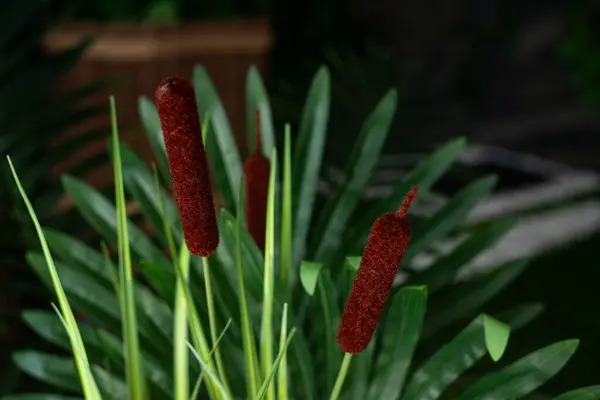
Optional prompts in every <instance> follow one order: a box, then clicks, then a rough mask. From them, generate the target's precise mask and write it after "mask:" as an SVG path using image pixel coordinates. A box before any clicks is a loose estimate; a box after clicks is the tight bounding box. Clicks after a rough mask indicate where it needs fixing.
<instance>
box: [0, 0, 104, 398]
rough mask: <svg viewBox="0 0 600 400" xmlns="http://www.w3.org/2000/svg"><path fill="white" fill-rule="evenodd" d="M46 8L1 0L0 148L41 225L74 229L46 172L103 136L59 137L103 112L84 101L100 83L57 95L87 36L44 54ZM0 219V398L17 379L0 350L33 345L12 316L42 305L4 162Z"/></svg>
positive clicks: (93, 162) (31, 237) (28, 232)
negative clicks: (19, 176) (12, 162)
mask: <svg viewBox="0 0 600 400" xmlns="http://www.w3.org/2000/svg"><path fill="white" fill-rule="evenodd" d="M50 6H51V4H50V3H49V2H46V1H28V2H2V3H1V4H0V55H1V58H2V64H1V65H0V126H2V131H1V132H0V153H2V155H9V154H10V155H11V156H12V157H13V159H14V160H15V162H16V163H18V165H20V166H21V167H20V168H21V170H23V172H24V174H25V175H24V183H25V184H26V186H27V187H28V189H27V190H28V191H29V193H31V194H32V201H33V202H34V203H35V204H36V208H38V209H39V210H40V211H41V218H42V219H43V221H44V223H45V224H46V225H50V226H61V227H63V228H65V229H68V230H69V231H71V232H73V231H75V230H76V229H77V224H73V220H72V219H70V218H69V215H68V214H60V213H59V214H57V213H56V205H57V201H58V199H59V196H61V191H60V187H59V185H57V183H56V182H54V181H53V180H52V179H51V171H52V168H53V167H55V166H56V165H57V164H58V163H59V162H61V161H63V160H64V159H65V158H67V157H69V156H70V155H72V154H74V153H75V152H76V151H77V150H78V149H79V148H81V147H83V146H85V145H86V144H87V143H89V142H90V141H93V140H97V139H99V138H104V137H106V134H107V132H108V130H107V129H106V128H103V129H98V130H96V131H94V132H83V131H81V132H77V133H78V134H77V135H73V136H69V137H65V138H63V139H59V137H60V136H61V135H62V134H64V133H68V132H69V131H71V129H72V128H74V127H76V126H78V125H79V124H81V123H83V122H85V121H87V120H88V119H89V118H91V117H94V116H98V115H101V114H103V113H105V111H106V106H105V105H102V106H97V105H95V104H89V102H88V104H85V103H84V100H86V99H87V98H88V97H89V96H90V95H91V94H93V93H95V92H96V91H98V90H100V89H101V88H103V87H104V84H103V83H98V84H94V85H90V86H86V87H79V88H76V89H75V90H73V91H69V92H66V93H63V94H61V95H58V94H57V83H58V82H59V81H60V80H61V79H63V78H64V77H65V76H66V75H67V74H68V73H69V72H70V71H71V70H72V68H73V67H74V65H75V64H76V62H77V60H78V59H79V57H80V56H81V54H82V52H83V51H84V50H85V49H86V47H87V46H88V45H89V43H90V41H89V40H83V41H81V42H80V43H78V44H77V45H76V46H74V47H73V48H70V49H67V50H65V51H62V52H60V53H55V54H48V53H46V52H45V51H44V49H43V46H42V39H43V36H44V34H45V32H46V31H47V30H48V29H49V28H50V27H51V26H52V25H53V24H55V23H56V22H57V21H58V20H59V14H57V13H55V12H54V10H52V9H51V7H50ZM105 160H106V157H105V156H104V155H102V156H99V157H96V158H93V159H88V160H86V161H85V162H81V163H76V164H75V165H73V166H72V169H71V170H70V171H71V173H74V174H76V175H78V176H83V175H84V174H85V173H86V172H89V171H90V170H91V169H93V168H95V166H97V165H98V164H99V163H101V162H104V161H105ZM0 223H1V224H2V231H1V232H0V235H1V236H0V285H1V286H0V294H1V295H0V297H1V298H2V302H0V323H1V324H0V341H1V344H2V347H1V348H2V351H0V362H1V365H0V376H2V377H3V378H5V379H3V380H2V385H0V395H1V394H2V393H3V392H4V390H8V389H9V388H8V387H6V386H10V385H11V384H12V383H16V382H17V378H18V376H17V375H16V374H13V373H12V372H11V371H10V370H6V371H5V370H4V368H5V367H6V357H7V353H6V350H10V348H11V347H13V348H14V347H19V346H21V345H22V344H24V343H28V344H29V345H31V343H32V342H30V340H31V338H32V336H31V335H29V334H28V333H27V331H25V330H24V328H23V326H22V324H21V323H20V320H19V315H20V311H21V309H22V308H23V307H32V306H40V305H43V306H44V307H47V306H49V304H48V302H49V298H48V292H47V291H46V290H45V289H44V287H43V286H42V285H40V284H39V282H38V280H37V278H35V277H34V275H33V274H32V273H31V270H30V269H29V268H27V266H26V263H25V261H24V253H25V251H26V249H27V248H30V247H31V246H32V245H34V244H36V243H37V241H36V240H35V232H34V231H33V227H32V226H31V223H30V221H29V220H28V218H27V212H26V211H24V207H23V203H22V201H21V200H20V198H19V194H18V192H17V191H16V190H15V188H14V185H13V183H12V178H11V176H10V171H9V170H8V168H6V167H3V168H2V169H1V170H0ZM33 343H35V342H33ZM7 368H10V367H7ZM11 377H12V378H14V379H11Z"/></svg>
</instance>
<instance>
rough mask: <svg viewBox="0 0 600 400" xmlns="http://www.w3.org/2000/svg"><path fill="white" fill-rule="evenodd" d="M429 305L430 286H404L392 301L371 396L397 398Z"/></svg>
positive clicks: (375, 397) (374, 397) (374, 398)
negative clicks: (428, 287)
mask: <svg viewBox="0 0 600 400" xmlns="http://www.w3.org/2000/svg"><path fill="white" fill-rule="evenodd" d="M426 309H427V288H426V287H424V286H418V287H417V286H407V287H404V288H402V289H401V290H400V291H399V292H398V294H396V296H394V299H393V302H392V308H391V311H390V314H389V316H388V319H387V321H386V327H387V329H386V330H385V332H384V334H383V341H382V346H381V353H380V356H379V360H378V362H377V367H376V372H375V380H374V383H373V385H372V387H371V389H372V390H371V392H370V395H371V396H370V398H371V399H373V400H376V399H397V398H398V397H399V396H400V393H401V392H402V388H403V387H404V382H405V380H406V376H407V374H408V370H409V368H410V366H411V362H412V357H413V354H414V352H415V349H416V347H417V344H418V342H419V338H420V336H421V329H422V326H423V320H424V317H425V311H426Z"/></svg>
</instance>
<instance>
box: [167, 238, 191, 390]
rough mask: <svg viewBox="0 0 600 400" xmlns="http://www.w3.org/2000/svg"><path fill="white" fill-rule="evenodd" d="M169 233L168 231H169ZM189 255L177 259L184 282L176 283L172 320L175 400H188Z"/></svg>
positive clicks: (182, 255) (184, 254)
mask: <svg viewBox="0 0 600 400" xmlns="http://www.w3.org/2000/svg"><path fill="white" fill-rule="evenodd" d="M169 231H170V229H169ZM189 254H190V253H188V252H182V253H181V258H180V259H179V265H180V266H181V272H182V275H183V278H184V282H177V293H176V294H175V316H174V318H173V321H174V322H173V323H174V326H173V336H174V337H173V346H174V348H173V357H174V359H173V363H174V375H175V383H174V385H175V388H174V389H175V400H189V397H190V378H189V373H190V369H189V356H188V355H189V350H188V347H187V337H188V319H187V312H188V310H187V304H186V300H185V289H183V287H182V286H183V284H187V282H188V279H189V271H190V256H189Z"/></svg>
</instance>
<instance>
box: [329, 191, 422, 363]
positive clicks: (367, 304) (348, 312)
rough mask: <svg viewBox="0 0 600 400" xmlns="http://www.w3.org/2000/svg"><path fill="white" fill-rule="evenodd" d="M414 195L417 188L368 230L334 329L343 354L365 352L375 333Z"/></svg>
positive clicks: (405, 235) (401, 248) (405, 244)
mask: <svg viewBox="0 0 600 400" xmlns="http://www.w3.org/2000/svg"><path fill="white" fill-rule="evenodd" d="M417 192H418V188H417V187H413V188H412V189H411V190H410V191H409V192H408V194H407V195H406V198H405V199H404V202H403V203H402V206H401V207H400V209H399V210H398V211H396V212H395V213H386V214H383V215H382V216H380V217H379V218H377V220H376V221H375V223H374V224H373V227H372V228H371V232H370V233H369V238H368V240H367V244H366V246H365V250H364V253H363V256H362V259H361V261H360V266H359V268H358V272H357V273H356V278H355V280H354V284H353V285H352V290H351V291H350V296H349V297H348V302H347V303H346V308H345V309H344V314H343V315H342V322H341V323H340V327H339V329H338V336H337V338H338V344H339V345H340V348H341V349H342V351H344V352H346V353H350V354H356V353H360V352H361V351H363V350H365V349H366V348H367V346H368V345H369V342H370V341H371V337H372V336H373V332H375V327H376V326H377V322H378V321H379V316H380V315H381V311H382V310H383V306H384V305H385V302H386V301H387V299H388V296H389V294H390V290H391V289H392V284H393V283H394V278H396V275H397V274H398V266H399V265H400V262H401V261H402V257H404V253H405V252H406V248H407V247H408V244H409V242H410V225H409V223H408V220H407V219H406V217H405V216H406V213H407V212H408V208H409V207H410V205H411V204H412V202H413V200H414V198H415V197H416V195H417Z"/></svg>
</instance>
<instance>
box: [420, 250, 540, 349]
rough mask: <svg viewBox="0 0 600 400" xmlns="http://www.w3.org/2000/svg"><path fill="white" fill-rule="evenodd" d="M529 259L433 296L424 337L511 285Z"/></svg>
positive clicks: (518, 261)
mask: <svg viewBox="0 0 600 400" xmlns="http://www.w3.org/2000/svg"><path fill="white" fill-rule="evenodd" d="M528 263H529V260H515V261H510V262H508V263H505V264H503V265H500V266H497V267H495V268H494V269H493V270H492V271H491V272H488V273H483V274H480V275H479V276H477V277H475V278H472V279H471V280H469V281H467V282H464V283H460V284H457V285H455V286H454V287H453V288H452V290H450V291H449V293H447V294H446V295H444V296H442V295H440V297H438V298H436V299H435V302H433V304H434V306H432V309H433V310H436V311H434V312H433V313H431V314H430V315H429V316H428V317H427V322H426V324H425V330H424V333H423V337H425V338H428V337H430V336H432V335H434V334H435V333H436V332H439V331H440V330H441V329H444V328H446V327H447V326H449V325H450V324H452V323H453V322H455V321H456V320H458V319H460V318H466V317H468V316H469V315H470V314H471V313H475V312H477V311H478V310H479V309H480V308H481V307H482V306H483V305H484V304H485V303H487V302H488V301H489V300H490V299H492V298H493V297H494V296H496V295H497V294H498V293H499V292H501V291H502V290H504V288H506V287H507V286H508V285H509V284H511V283H512V282H513V281H514V280H515V279H516V278H517V277H518V276H519V275H520V274H521V273H522V272H523V271H524V270H525V268H526V267H527V265H528Z"/></svg>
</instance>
